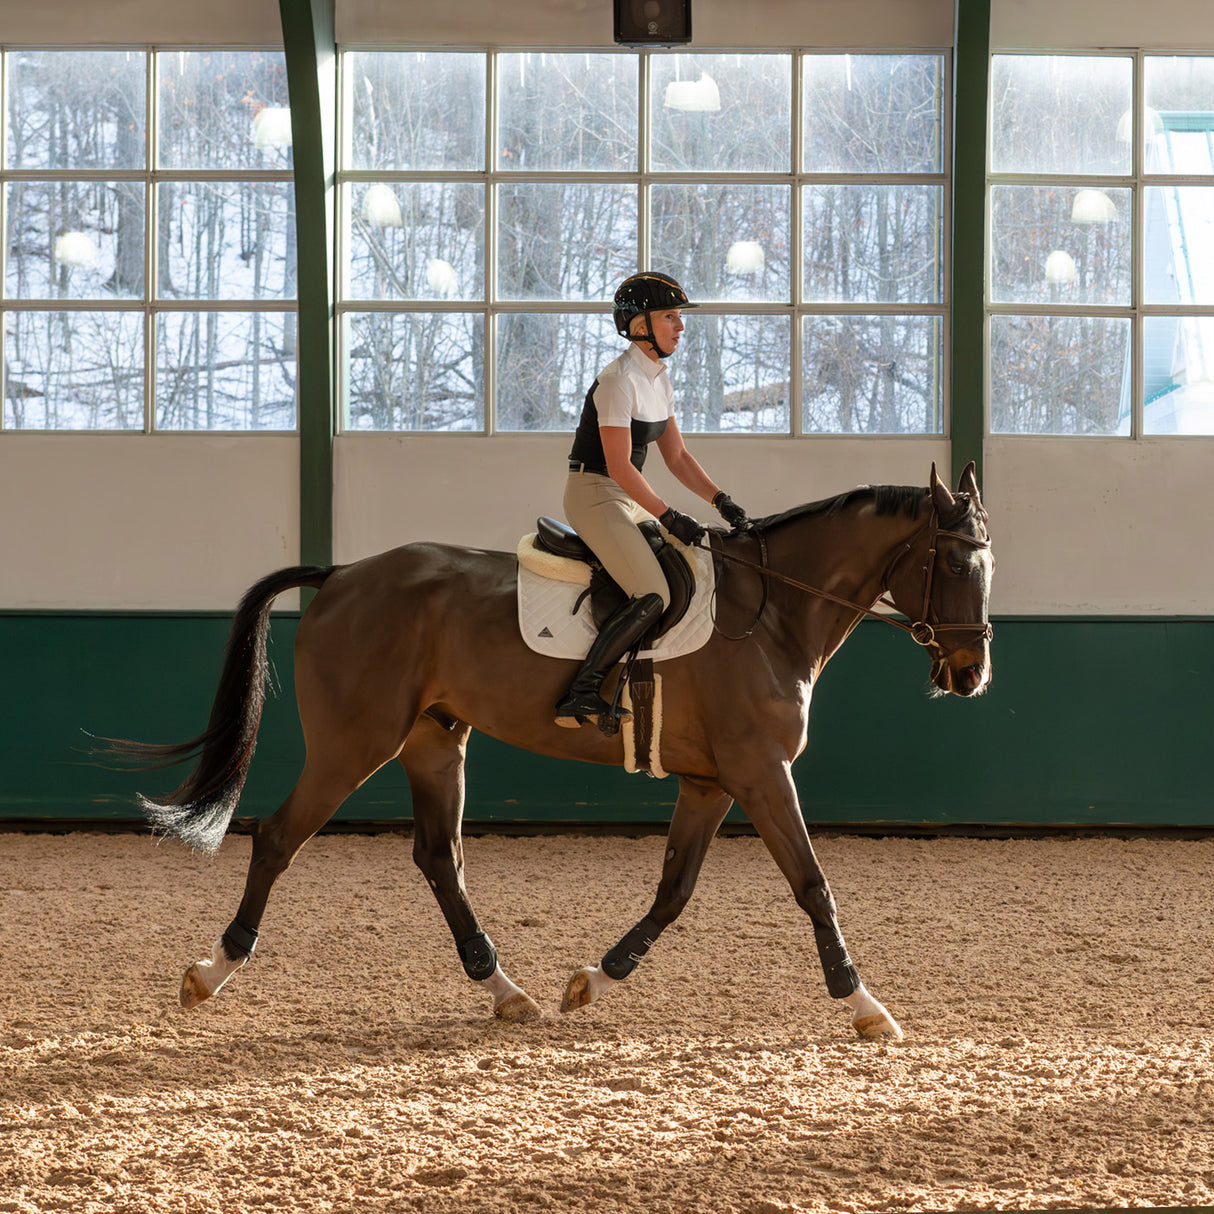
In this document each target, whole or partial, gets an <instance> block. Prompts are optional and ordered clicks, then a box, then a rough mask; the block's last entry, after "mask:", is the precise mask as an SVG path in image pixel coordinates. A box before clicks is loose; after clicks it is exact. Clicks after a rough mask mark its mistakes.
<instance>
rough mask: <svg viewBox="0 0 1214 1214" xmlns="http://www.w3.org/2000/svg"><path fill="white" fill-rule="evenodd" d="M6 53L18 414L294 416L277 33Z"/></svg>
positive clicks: (255, 421) (197, 425) (291, 248)
mask: <svg viewBox="0 0 1214 1214" xmlns="http://www.w3.org/2000/svg"><path fill="white" fill-rule="evenodd" d="M3 64H4V75H5V85H6V94H7V103H6V106H5V109H4V115H3V124H4V130H3V136H4V146H5V157H4V164H3V167H2V169H0V176H2V178H3V219H4V226H5V231H6V233H8V240H7V242H6V244H7V251H6V255H5V263H4V275H3V286H2V292H3V293H2V295H0V309H2V310H3V314H4V332H3V354H4V358H3V390H4V410H3V420H2V425H3V428H4V429H7V430H77V431H78V430H120V431H121V430H125V431H150V430H292V429H294V428H295V424H296V410H295V303H294V300H295V220H294V199H293V192H292V180H291V179H292V174H291V150H290V144H291V128H290V116H289V111H288V110H287V108H286V106H287V92H286V71H285V66H284V64H283V58H282V55H281V53H280V52H271V51H222V50H207V51H198V50H189V51H157V52H147V51H142V50H118V51H109V50H106V51H96V50H53V51H50V50H10V51H7V52H5V53H4V58H3ZM152 132H157V133H158V134H157V136H155V137H154V136H153V135H152Z"/></svg>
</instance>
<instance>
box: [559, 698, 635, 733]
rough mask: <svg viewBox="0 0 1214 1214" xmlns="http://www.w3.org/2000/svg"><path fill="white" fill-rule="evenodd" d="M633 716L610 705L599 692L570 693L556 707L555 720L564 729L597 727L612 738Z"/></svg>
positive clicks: (616, 705) (616, 706)
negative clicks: (584, 726) (587, 726)
mask: <svg viewBox="0 0 1214 1214" xmlns="http://www.w3.org/2000/svg"><path fill="white" fill-rule="evenodd" d="M631 715H632V714H631V713H630V712H628V711H627V709H621V708H620V707H619V705H618V704H609V703H607V701H606V700H604V699H603V697H602V696H601V695H599V694H598V692H581V693H578V692H576V691H569V692H568V693H566V695H565V697H564V698H563V699H562V700H561V702H560V703H559V704H558V705H557V706H556V712H555V716H554V720H555V721H556V723H557V724H558V725H559V726H561V728H563V729H577V728H579V727H580V726H582V725H597V726H598V727H599V729H601V730H602V731H603V732H604V733H605V734H607V735H608V736H611V735H612V734H614V733H618V732H619V728H620V724H621V723H622V722H623V721H626V720H627V719H628V718H629V717H630V716H631Z"/></svg>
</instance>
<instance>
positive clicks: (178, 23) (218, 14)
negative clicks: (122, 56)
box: [0, 0, 282, 46]
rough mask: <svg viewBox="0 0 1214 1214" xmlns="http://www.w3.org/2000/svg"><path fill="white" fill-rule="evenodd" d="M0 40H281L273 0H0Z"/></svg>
mask: <svg viewBox="0 0 1214 1214" xmlns="http://www.w3.org/2000/svg"><path fill="white" fill-rule="evenodd" d="M0 41H2V42H4V43H5V44H6V45H8V46H13V45H16V44H19V43H28V44H30V45H42V46H105V45H106V44H109V45H118V46H143V45H146V44H148V43H153V42H157V43H164V44H166V45H171V46H177V45H185V46H189V45H191V44H198V43H201V44H207V43H210V44H212V45H217V46H246V45H247V46H262V45H274V44H278V45H281V44H282V22H281V18H280V17H279V12H278V3H277V0H207V2H206V3H205V4H202V3H197V2H195V0H0Z"/></svg>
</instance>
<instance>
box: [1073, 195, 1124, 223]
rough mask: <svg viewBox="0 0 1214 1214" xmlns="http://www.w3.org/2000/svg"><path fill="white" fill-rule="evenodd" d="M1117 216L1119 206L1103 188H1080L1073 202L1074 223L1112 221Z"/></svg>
mask: <svg viewBox="0 0 1214 1214" xmlns="http://www.w3.org/2000/svg"><path fill="white" fill-rule="evenodd" d="M1116 218H1117V208H1116V206H1114V205H1113V200H1112V199H1111V198H1110V197H1109V196H1108V195H1107V194H1106V193H1105V192H1104V191H1103V190H1080V191H1079V192H1078V193H1077V194H1076V195H1075V201H1074V202H1073V203H1071V222H1072V223H1112V222H1113V220H1115V219H1116Z"/></svg>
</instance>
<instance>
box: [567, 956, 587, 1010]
mask: <svg viewBox="0 0 1214 1214" xmlns="http://www.w3.org/2000/svg"><path fill="white" fill-rule="evenodd" d="M593 976H594V970H593V969H591V968H590V966H586V967H585V968H584V969H580V970H578V972H577V973H576V974H574V975H573V977H572V978H570V979H569V985H568V986H567V987H565V993H564V995H562V996H561V1011H562V1012H572V1011H573V1010H574V1009H575V1008H579V1007H585V1006H586V1004H588V1003H593V1002H594V993H593V992H592V991H591V989H590V979H591V978H592V977H593Z"/></svg>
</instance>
